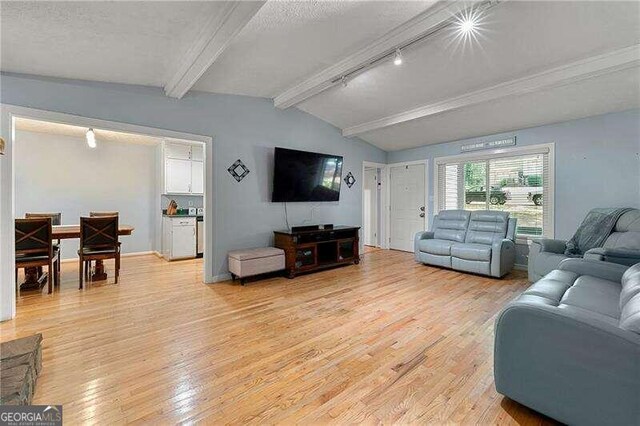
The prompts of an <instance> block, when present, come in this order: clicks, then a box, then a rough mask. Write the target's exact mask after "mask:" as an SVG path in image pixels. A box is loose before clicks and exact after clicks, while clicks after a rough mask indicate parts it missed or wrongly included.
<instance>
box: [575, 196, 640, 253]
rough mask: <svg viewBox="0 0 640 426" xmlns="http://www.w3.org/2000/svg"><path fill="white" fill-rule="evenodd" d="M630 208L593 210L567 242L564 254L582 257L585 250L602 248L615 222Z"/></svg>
mask: <svg viewBox="0 0 640 426" xmlns="http://www.w3.org/2000/svg"><path fill="white" fill-rule="evenodd" d="M629 210H631V209H630V208H606V209H593V210H591V211H590V212H589V214H587V217H585V218H584V220H583V221H582V223H581V224H580V226H579V227H578V229H577V230H576V233H575V234H573V237H571V239H570V240H569V241H568V242H567V247H566V249H565V251H564V254H565V255H567V256H582V255H583V254H584V253H585V252H586V251H587V250H590V249H592V248H596V247H602V245H603V244H604V242H605V240H606V239H607V237H608V236H609V235H610V234H611V231H612V230H613V227H614V226H615V225H616V222H617V221H618V219H619V218H620V216H622V215H623V214H624V213H625V212H628V211H629Z"/></svg>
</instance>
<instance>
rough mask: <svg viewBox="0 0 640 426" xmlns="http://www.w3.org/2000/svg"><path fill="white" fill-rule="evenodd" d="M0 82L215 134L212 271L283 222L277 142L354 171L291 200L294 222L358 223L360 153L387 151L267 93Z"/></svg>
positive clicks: (54, 99)
mask: <svg viewBox="0 0 640 426" xmlns="http://www.w3.org/2000/svg"><path fill="white" fill-rule="evenodd" d="M0 85H1V86H0V89H1V92H0V93H1V94H2V99H1V101H2V103H6V104H12V105H19V106H25V107H32V108H38V109H44V110H49V111H57V112H62V113H68V114H75V115H81V116H85V117H92V118H99V119H103V120H112V121H118V122H124V123H131V124H137V125H142V126H150V127H156V128H161V129H168V130H174V131H179V132H188V133H194V134H200V135H206V136H211V137H213V138H214V141H213V156H214V159H213V162H214V166H213V173H214V182H213V184H214V200H213V203H214V206H215V207H214V221H215V223H214V229H212V230H207V236H208V238H212V239H213V241H214V245H215V252H214V271H213V274H214V275H219V274H224V273H226V272H227V268H226V254H227V252H228V251H229V250H233V249H239V248H246V247H252V246H264V245H267V244H270V243H271V242H272V239H273V234H272V232H273V230H274V229H280V228H284V226H285V222H284V210H283V205H282V204H280V203H271V202H270V201H269V200H270V193H271V179H272V177H271V173H272V169H273V148H274V147H275V146H282V147H289V148H295V149H301V150H310V151H318V152H326V153H332V154H339V155H343V156H344V165H343V167H344V169H343V173H344V174H346V173H347V172H349V171H351V172H352V173H353V174H354V176H355V178H356V184H355V185H354V186H353V187H352V188H351V189H349V188H347V186H346V185H343V186H342V192H341V194H340V201H339V202H336V203H315V204H312V203H295V204H294V203H291V204H289V222H290V223H291V224H301V223H304V222H307V223H311V222H316V223H323V222H324V223H336V224H349V225H360V224H361V222H362V203H361V187H360V181H361V180H362V179H361V173H362V161H373V162H379V163H384V162H385V160H386V153H385V152H384V151H382V150H380V149H378V148H375V147H373V146H371V145H369V144H367V143H365V142H364V141H362V140H360V139H357V138H353V139H346V138H343V137H342V135H341V132H340V130H339V129H337V128H335V127H333V126H332V125H330V124H328V123H326V122H323V121H322V120H319V119H317V118H315V117H313V116H311V115H309V114H307V113H304V112H302V111H300V110H297V109H295V108H292V109H288V110H285V111H281V110H278V109H276V108H274V107H273V102H272V101H271V100H269V99H262V98H253V97H246V96H233V95H213V94H207V93H198V92H196V93H189V94H188V95H187V96H185V98H183V99H181V100H176V99H170V98H167V97H166V96H165V95H164V93H163V91H162V90H161V89H159V88H149V87H140V86H128V85H119V84H108V83H93V82H81V81H70V80H60V79H51V78H39V77H32V76H20V75H15V74H2V79H1V81H0ZM237 159H241V160H242V161H244V162H245V164H246V165H247V166H248V167H249V169H250V170H251V173H249V175H248V176H247V178H245V180H243V181H242V182H240V183H238V182H236V181H235V180H234V179H233V178H232V177H231V176H230V175H229V173H227V168H228V167H229V166H230V165H231V164H232V163H233V162H234V161H235V160H237ZM18 166H19V165H18ZM209 213H210V212H209Z"/></svg>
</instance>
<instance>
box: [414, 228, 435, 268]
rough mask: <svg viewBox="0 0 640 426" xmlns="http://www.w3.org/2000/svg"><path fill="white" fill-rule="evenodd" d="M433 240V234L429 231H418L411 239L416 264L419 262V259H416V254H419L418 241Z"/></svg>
mask: <svg viewBox="0 0 640 426" xmlns="http://www.w3.org/2000/svg"><path fill="white" fill-rule="evenodd" d="M432 239H433V232H430V231H420V232H418V233H416V235H415V237H414V239H413V254H414V257H415V259H416V261H417V262H419V261H420V258H419V257H418V254H420V247H419V244H420V241H421V240H432Z"/></svg>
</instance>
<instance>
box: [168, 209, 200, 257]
mask: <svg viewBox="0 0 640 426" xmlns="http://www.w3.org/2000/svg"><path fill="white" fill-rule="evenodd" d="M164 219H165V220H164V243H165V244H166V245H165V247H164V249H163V252H164V256H165V258H167V259H168V260H174V259H188V258H194V257H196V218H195V217H168V216H165V218H164Z"/></svg>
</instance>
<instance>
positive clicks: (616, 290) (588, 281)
mask: <svg viewBox="0 0 640 426" xmlns="http://www.w3.org/2000/svg"><path fill="white" fill-rule="evenodd" d="M564 272H568V271H564ZM573 286H574V287H580V288H585V289H589V290H592V291H594V292H600V293H608V294H609V295H610V296H612V297H617V298H620V291H621V290H622V286H621V285H620V283H617V282H615V281H609V280H605V279H602V278H598V277H592V276H590V275H581V276H580V277H579V278H578V279H577V280H576V281H575V283H574V284H573Z"/></svg>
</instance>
